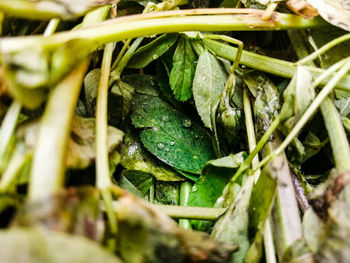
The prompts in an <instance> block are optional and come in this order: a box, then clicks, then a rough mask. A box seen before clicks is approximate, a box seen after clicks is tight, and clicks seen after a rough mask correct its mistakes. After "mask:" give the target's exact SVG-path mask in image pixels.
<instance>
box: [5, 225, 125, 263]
mask: <svg viewBox="0 0 350 263" xmlns="http://www.w3.org/2000/svg"><path fill="white" fill-rule="evenodd" d="M0 257H1V260H2V261H3V262H28V263H38V262H52V263H61V262H76V263H95V262H99V261H100V260H102V261H103V262H106V263H119V262H120V263H121V262H122V261H121V260H120V259H118V258H117V257H116V256H114V255H113V254H111V253H110V252H108V251H107V250H106V249H104V248H102V247H101V246H100V245H99V244H98V243H96V242H93V241H91V240H89V239H87V238H84V237H80V236H74V235H70V234H64V233H59V232H48V231H38V230H35V229H30V228H13V229H11V230H6V231H4V230H3V231H1V232H0Z"/></svg>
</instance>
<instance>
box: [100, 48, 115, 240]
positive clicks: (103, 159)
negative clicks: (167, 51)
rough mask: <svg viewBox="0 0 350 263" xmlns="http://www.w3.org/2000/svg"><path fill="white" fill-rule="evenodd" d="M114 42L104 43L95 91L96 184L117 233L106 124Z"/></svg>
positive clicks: (112, 229)
mask: <svg viewBox="0 0 350 263" xmlns="http://www.w3.org/2000/svg"><path fill="white" fill-rule="evenodd" d="M113 50H114V44H113V43H109V44H107V45H106V47H105V50H104V54H103V59H102V67H101V77H100V82H99V86H98V92H97V105H96V138H95V139H96V143H95V145H96V186H97V188H98V189H99V190H100V191H101V194H102V198H103V200H104V202H105V205H106V213H107V217H108V222H109V227H110V230H111V233H112V234H113V235H114V234H116V233H117V231H118V228H117V223H116V222H117V220H116V215H115V213H114V210H113V206H112V194H111V191H110V186H111V185H112V181H111V178H110V174H109V159H108V146H107V145H108V124H107V98H108V87H109V85H108V83H109V75H110V69H111V62H112V55H113Z"/></svg>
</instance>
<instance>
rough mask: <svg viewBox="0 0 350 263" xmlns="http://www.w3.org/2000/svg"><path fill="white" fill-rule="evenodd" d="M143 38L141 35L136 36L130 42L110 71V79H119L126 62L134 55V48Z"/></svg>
mask: <svg viewBox="0 0 350 263" xmlns="http://www.w3.org/2000/svg"><path fill="white" fill-rule="evenodd" d="M142 40H143V37H139V38H136V39H135V41H134V42H133V43H132V44H131V46H130V48H129V49H128V51H126V52H125V54H124V56H123V57H122V58H121V59H120V61H119V63H118V64H117V66H116V68H115V69H114V70H113V71H112V72H111V79H112V80H113V81H115V80H119V79H120V75H121V74H122V72H123V70H124V68H125V67H126V65H127V64H128V62H129V60H130V59H131V57H132V56H133V55H134V53H135V51H136V49H137V48H138V47H139V45H140V44H141V42H142Z"/></svg>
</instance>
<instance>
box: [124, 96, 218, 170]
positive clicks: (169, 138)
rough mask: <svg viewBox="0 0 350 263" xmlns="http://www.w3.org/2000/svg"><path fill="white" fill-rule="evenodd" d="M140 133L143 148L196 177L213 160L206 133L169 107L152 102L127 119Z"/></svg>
mask: <svg viewBox="0 0 350 263" xmlns="http://www.w3.org/2000/svg"><path fill="white" fill-rule="evenodd" d="M131 118H132V122H133V124H134V125H135V127H137V128H145V129H144V130H143V131H142V132H141V141H142V142H143V144H144V145H145V147H146V148H147V149H148V150H149V151H150V152H151V153H153V154H154V155H155V156H157V157H158V158H159V159H160V160H162V161H163V162H165V163H166V164H168V165H170V166H173V167H174V168H177V169H179V170H183V171H186V172H190V173H195V174H200V173H201V170H202V169H203V166H204V164H205V163H206V162H207V161H209V160H210V159H213V158H215V155H214V152H213V149H212V147H211V140H210V138H209V136H208V135H207V133H206V131H205V130H204V129H203V128H202V127H200V126H199V125H198V124H197V123H195V122H193V121H192V120H191V119H190V118H188V117H187V116H185V115H184V114H182V113H180V112H178V111H176V110H175V109H173V108H171V107H170V105H168V104H166V103H165V104H164V103H158V102H154V103H152V104H146V105H143V106H141V108H140V109H137V110H136V111H135V112H134V113H133V114H132V116H131Z"/></svg>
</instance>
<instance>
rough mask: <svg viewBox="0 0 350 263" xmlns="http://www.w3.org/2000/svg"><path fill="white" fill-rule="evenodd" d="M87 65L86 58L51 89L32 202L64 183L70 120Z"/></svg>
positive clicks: (31, 190) (38, 147) (35, 162)
mask: <svg viewBox="0 0 350 263" xmlns="http://www.w3.org/2000/svg"><path fill="white" fill-rule="evenodd" d="M87 66H88V62H87V61H85V62H83V63H82V64H80V65H79V66H78V67H76V68H75V69H74V70H73V71H72V72H71V73H70V74H69V75H68V76H67V77H66V78H64V79H63V80H62V81H61V82H60V83H59V84H58V85H57V86H56V87H55V88H54V89H53V90H52V91H51V94H50V96H49V98H48V101H47V105H46V108H45V112H44V114H43V116H42V119H41V124H40V129H39V133H38V138H37V142H36V146H35V152H34V157H33V163H32V170H31V179H30V181H29V189H28V198H29V201H35V200H38V199H42V198H45V197H48V196H50V195H52V194H55V193H57V192H58V191H59V190H60V189H61V187H62V185H63V182H64V173H65V153H66V147H67V142H68V138H69V135H70V128H71V122H72V119H73V113H74V108H75V104H76V102H77V100H78V96H79V92H80V87H81V84H82V82H83V78H84V75H85V72H86V70H87ZM62 102H64V103H62ZM53 138H54V139H53Z"/></svg>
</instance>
